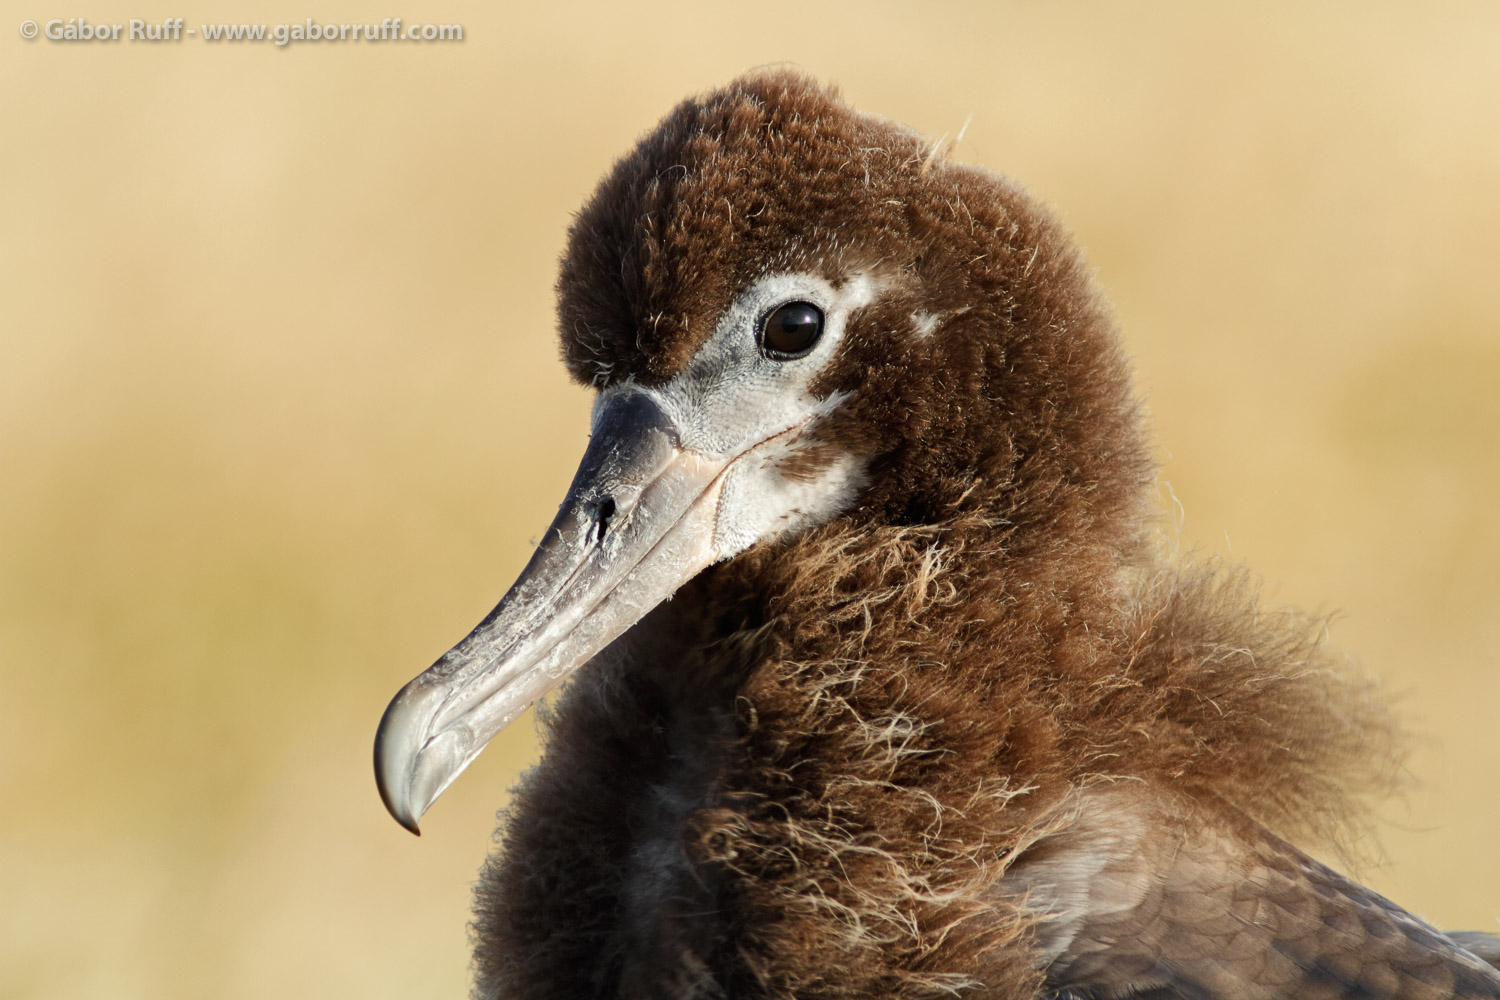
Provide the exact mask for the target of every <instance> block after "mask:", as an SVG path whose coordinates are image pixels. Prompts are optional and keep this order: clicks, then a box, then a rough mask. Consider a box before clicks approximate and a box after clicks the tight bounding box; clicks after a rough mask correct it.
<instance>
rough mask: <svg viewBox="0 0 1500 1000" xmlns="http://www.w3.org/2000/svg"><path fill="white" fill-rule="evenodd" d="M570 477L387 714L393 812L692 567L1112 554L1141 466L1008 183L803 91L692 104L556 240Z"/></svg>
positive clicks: (1033, 220)
mask: <svg viewBox="0 0 1500 1000" xmlns="http://www.w3.org/2000/svg"><path fill="white" fill-rule="evenodd" d="M558 295H559V306H558V310H559V319H560V330H561V334H562V348H563V355H564V359H565V361H566V363H567V365H568V368H569V370H570V371H571V372H572V373H573V375H574V377H575V378H577V379H578V380H579V381H580V382H582V383H585V384H587V385H590V386H592V387H594V388H595V389H596V390H597V396H596V399H595V403H594V411H593V418H592V429H591V438H590V442H589V446H588V449H587V451H586V452H585V454H584V456H583V460H582V463H581V465H580V466H579V469H578V473H577V475H576V477H575V478H574V480H573V484H572V486H571V488H570V489H569V491H568V493H567V496H566V498H565V499H564V501H563V503H562V506H561V508H560V510H559V512H558V515H557V519H556V520H555V521H554V522H553V524H552V526H551V527H550V528H549V529H548V531H547V533H546V535H545V537H544V538H543V540H542V542H541V543H540V545H539V546H538V547H537V551H536V553H535V555H534V556H533V557H532V559H531V561H530V563H529V564H528V565H527V567H526V569H525V570H524V571H523V572H522V574H521V576H520V578H519V579H518V580H517V581H516V583H515V585H514V586H513V587H512V588H511V590H510V592H509V593H508V594H507V595H506V596H505V597H504V599H502V601H501V602H500V604H499V605H498V606H497V607H496V608H495V610H494V611H493V612H492V613H491V614H490V615H489V616H488V617H487V618H486V619H485V620H484V621H483V622H481V623H480V625H479V626H478V627H477V628H476V629H475V630H474V631H473V632H472V633H470V635H469V636H468V637H467V638H466V639H464V640H463V641H462V642H461V643H459V644H458V645H457V646H456V647H454V648H453V649H452V650H450V651H449V652H448V653H447V654H445V655H444V656H443V657H442V658H441V659H440V660H439V661H438V662H437V663H436V664H434V665H433V666H432V667H431V668H430V669H428V670H427V671H426V672H425V673H423V674H421V675H420V676H419V677H417V678H416V679H415V680H413V681H412V682H411V683H410V684H408V685H407V686H406V687H405V688H404V689H402V691H401V693H400V694H399V695H397V697H396V698H395V700H394V701H392V703H391V705H390V707H389V708H388V709H387V711H386V714H385V717H384V719H383V720H382V721H381V726H380V731H379V734H378V736H377V739H376V748H375V763H376V774H377V778H378V781H379V784H380V789H381V794H382V796H383V798H384V800H385V803H386V805H387V807H388V808H389V809H390V811H391V813H392V814H393V815H394V816H395V817H396V819H397V820H399V821H400V822H401V823H402V824H403V825H405V826H406V827H408V828H409V829H412V830H414V831H415V830H416V823H417V820H418V818H419V817H420V816H421V815H422V813H423V812H424V811H425V810H426V809H427V807H428V806H429V805H431V803H432V802H433V800H435V799H436V798H437V796H438V795H439V794H441V792H442V791H443V790H444V789H445V788H446V787H447V786H448V784H449V783H450V782H451V781H452V780H453V779H454V778H455V777H456V776H457V775H458V773H459V772H460V771H462V770H463V768H464V767H465V766H466V765H467V764H468V763H469V762H470V761H471V760H473V758H474V757H475V756H476V755H477V754H478V753H479V752H480V750H482V749H483V748H484V746H485V744H486V743H487V742H488V741H489V740H490V739H491V738H492V737H493V736H494V735H495V733H497V732H498V731H499V730H500V729H501V728H503V727H504V726H505V725H506V724H508V723H509V722H510V721H512V720H513V719H515V718H516V717H517V716H518V715H520V714H521V713H522V712H523V711H525V709H526V708H527V707H528V706H529V705H531V704H532V703H533V702H534V701H535V700H536V699H537V698H539V697H541V696H542V695H543V694H544V693H545V692H547V691H548V690H549V689H550V688H552V687H553V686H554V685H555V684H557V683H558V682H559V681H560V680H561V679H562V678H564V677H565V676H566V675H567V674H568V673H569V672H570V671H572V670H573V669H574V668H575V667H577V666H578V665H579V664H581V663H583V662H584V661H586V660H587V659H589V658H590V657H591V656H593V655H594V654H595V653H597V652H598V651H599V650H600V649H602V648H603V647H604V646H605V645H607V644H608V643H610V642H611V641H613V640H614V639H615V638H616V637H618V636H619V635H621V634H622V633H623V632H624V631H625V630H627V629H628V628H630V626H631V625H633V624H634V623H636V622H637V621H639V620H640V619H641V618H642V617H643V616H644V615H645V614H646V613H647V612H648V611H650V610H651V609H652V608H653V607H655V606H656V605H657V604H659V603H660V602H661V601H664V600H666V599H667V598H669V597H671V596H672V594H673V593H674V592H675V591H676V590H677V589H678V588H679V587H681V586H682V585H683V584H684V583H686V582H687V581H688V580H690V579H692V578H693V577H694V576H695V575H696V574H697V573H699V572H700V571H702V570H703V569H705V568H706V567H708V566H710V565H712V564H714V563H716V562H719V561H721V560H725V559H729V558H731V557H733V556H735V555H737V554H739V553H742V552H745V551H746V550H747V549H750V548H752V547H754V546H760V545H766V544H775V543H776V542H778V541H779V540H784V539H787V538H789V537H791V536H794V535H796V534H797V533H800V532H803V531H805V530H807V529H809V528H811V527H813V526H816V525H820V524H823V523H825V522H828V521H830V520H832V519H835V518H848V519H851V520H852V521H853V522H855V523H870V524H893V523H895V524H916V523H923V524H930V523H937V522H939V521H941V520H942V519H943V518H945V517H952V516H954V513H955V512H956V511H958V510H960V509H961V508H963V507H964V506H965V505H971V506H972V505H983V506H986V507H987V508H988V510H989V513H990V514H991V515H993V519H994V521H995V523H997V524H1004V525H1005V526H1006V530H1007V532H1008V533H1009V534H1010V535H1011V536H1013V537H1014V538H1015V539H1016V544H1017V545H1019V546H1023V547H1024V546H1025V545H1026V544H1027V540H1028V539H1037V538H1046V537H1058V536H1067V535H1070V534H1072V535H1078V534H1089V535H1092V536H1095V537H1098V538H1100V539H1103V540H1105V541H1108V540H1109V539H1111V538H1114V537H1116V536H1118V537H1119V538H1123V537H1124V536H1125V535H1126V534H1128V530H1127V529H1128V525H1129V524H1130V523H1131V522H1132V520H1133V519H1132V518H1131V517H1130V513H1131V512H1132V511H1133V509H1134V507H1135V505H1136V503H1137V502H1138V500H1139V496H1140V493H1141V490H1142V486H1143V484H1144V482H1146V481H1147V479H1148V478H1149V461H1148V460H1147V458H1146V457H1145V456H1146V452H1145V449H1144V447H1143V445H1142V442H1141V435H1140V432H1139V420H1138V417H1137V413H1136V407H1135V405H1134V403H1133V401H1132V397H1131V392H1130V387H1129V378H1128V374H1127V372H1126V369H1125V365H1124V362H1123V359H1122V358H1121V356H1120V354H1119V351H1118V348H1117V346H1116V344H1115V339H1114V335H1113V332H1112V328H1111V325H1110V321H1109V319H1108V316H1107V313H1106V311H1105V310H1104V308H1103V307H1102V305H1101V304H1100V302H1099V300H1098V298H1097V296H1096V295H1095V293H1094V292H1093V290H1092V287H1091V285H1090V282H1089V278H1088V274H1087V271H1086V269H1085V267H1084V265H1083V263H1082V262H1081V260H1080V258H1079V257H1078V255H1077V253H1076V252H1075V251H1074V250H1073V248H1072V246H1071V244H1070V243H1069V241H1068V239H1067V237H1066V236H1065V235H1064V234H1063V233H1062V231H1061V230H1060V228H1059V227H1058V226H1057V225H1056V224H1055V223H1054V222H1053V221H1052V220H1051V218H1050V217H1049V216H1048V215H1047V214H1046V213H1045V212H1044V211H1042V210H1040V209H1039V208H1038V207H1037V206H1036V205H1035V204H1034V203H1032V202H1031V201H1030V200H1029V199H1028V198H1027V197H1026V195H1025V194H1024V193H1023V192H1022V191H1020V190H1019V189H1018V188H1016V187H1015V186H1013V185H1011V184H1010V183H1008V182H1006V181H1004V180H1002V179H1000V178H997V177H995V176H993V175H991V174H988V173H985V172H983V171H981V170H978V169H975V168H971V167H967V166H963V165H960V164H956V163H953V162H951V161H950V160H949V159H948V158H947V157H946V156H945V155H944V152H943V151H942V150H941V149H940V148H939V147H937V146H935V145H934V144H932V143H930V142H927V141H925V140H923V139H922V138H921V137H920V136H918V135H916V134H914V133H912V132H910V131H908V130H906V129H904V128H901V127H899V126H896V125H893V124H891V123H889V122H887V121H884V120H882V119H878V118H874V117H870V116H866V115H863V114H859V113H857V112H855V111H853V110H851V109H850V108H848V107H847V106H846V105H844V104H843V103H841V102H840V101H839V100H838V98H837V96H836V95H835V94H833V93H832V92H830V91H829V90H827V89H825V88H823V87H821V86H819V85H817V84H816V83H814V82H812V81H810V80H808V79H806V78H804V77H802V76H799V75H794V74H790V73H785V72H781V73H773V74H761V75H755V76H751V77H746V78H743V79H741V80H739V81H736V82H735V83H732V84H730V85H729V86H728V87H726V88H724V89H722V90H719V91H716V92H713V93H711V94H709V95H707V96H705V97H703V98H701V99H698V100H692V101H688V102H685V103H684V104H682V105H681V106H679V107H678V108H677V109H676V110H675V111H674V112H672V113H671V114H670V115H669V116H668V117H667V118H666V119H665V120H664V121H663V122H662V123H661V124H660V125H659V126H658V127H657V128H656V129H655V130H654V131H653V132H652V133H650V134H649V135H647V136H646V137H645V138H644V139H643V140H642V141H641V142H640V143H639V145H638V146H637V147H636V148H635V149H634V150H633V151H632V152H631V153H630V154H629V155H627V156H626V157H625V158H623V159H622V160H621V161H620V162H619V163H617V164H616V165H615V167H614V168H613V170H612V171H611V172H610V174H609V175H608V176H607V177H606V178H605V180H604V181H603V183H602V184H601V185H600V187H599V189H598V191H597V192H596V193H595V194H594V196H593V197H592V199H591V200H590V201H589V203H588V204H587V205H586V206H585V208H584V209H583V211H582V212H581V213H580V215H579V216H578V218H577V219H576V221H575V222H574V225H573V228H572V231H571V234H570V238H569V242H568V248H567V252H566V255H565V257H564V260H563V263H562V271H561V277H560V279H559V282H558Z"/></svg>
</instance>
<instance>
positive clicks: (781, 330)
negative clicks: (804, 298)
mask: <svg viewBox="0 0 1500 1000" xmlns="http://www.w3.org/2000/svg"><path fill="white" fill-rule="evenodd" d="M822 335H823V310H821V309H819V308H818V307H817V306H815V305H813V304H812V303H811V302H788V303H787V304H786V305H782V306H777V307H776V308H775V309H773V310H771V315H769V316H767V317H766V325H765V328H764V329H763V330H762V331H761V335H760V345H761V349H762V350H763V351H765V354H766V357H768V358H771V359H772V360H774V361H790V360H792V359H793V358H800V357H802V356H803V355H804V354H806V353H807V352H808V351H810V350H812V349H813V345H814V344H816V343H817V342H818V338H819V337H821V336H822Z"/></svg>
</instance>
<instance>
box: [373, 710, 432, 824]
mask: <svg viewBox="0 0 1500 1000" xmlns="http://www.w3.org/2000/svg"><path fill="white" fill-rule="evenodd" d="M410 687H411V685H408V686H407V688H403V689H402V691H401V693H400V694H398V695H397V696H396V697H395V698H394V699H392V701H391V704H390V705H389V707H387V708H386V710H385V716H384V717H383V718H382V719H381V720H380V728H379V729H378V730H376V733H375V787H376V788H377V789H379V791H380V801H381V802H382V803H384V804H385V808H386V811H387V812H389V813H390V814H391V818H392V819H394V820H395V821H396V822H397V823H400V824H401V825H402V826H403V827H405V828H406V829H408V830H410V831H411V832H412V833H413V834H415V835H417V836H419V837H420V836H421V835H422V831H421V830H419V829H418V828H417V821H418V820H419V819H421V818H422V813H424V812H426V811H427V806H428V805H430V804H431V803H430V802H425V803H420V804H419V803H417V802H414V801H413V798H414V795H413V792H414V787H413V786H414V785H415V784H416V782H415V780H414V778H415V774H414V769H415V765H416V762H417V760H418V757H419V754H420V747H421V743H422V741H421V739H420V738H419V736H418V733H417V732H414V731H413V726H412V725H411V722H412V721H413V720H412V719H411V716H410V714H409V713H408V712H406V711H405V710H404V706H405V704H406V703H408V702H409V701H410V700H412V699H411V696H410V694H409V693H408V689H409V688H410Z"/></svg>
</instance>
